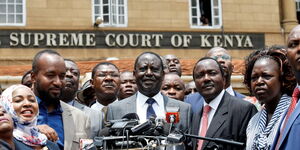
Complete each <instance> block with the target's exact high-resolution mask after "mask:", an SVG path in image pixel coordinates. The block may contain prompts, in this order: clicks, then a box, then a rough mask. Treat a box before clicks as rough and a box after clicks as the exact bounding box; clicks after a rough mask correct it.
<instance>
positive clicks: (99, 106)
mask: <svg viewBox="0 0 300 150" xmlns="http://www.w3.org/2000/svg"><path fill="white" fill-rule="evenodd" d="M103 107H104V105H102V104H100V103H99V102H98V101H96V103H95V104H93V105H92V106H91V108H92V109H94V110H97V111H102V108H103Z"/></svg>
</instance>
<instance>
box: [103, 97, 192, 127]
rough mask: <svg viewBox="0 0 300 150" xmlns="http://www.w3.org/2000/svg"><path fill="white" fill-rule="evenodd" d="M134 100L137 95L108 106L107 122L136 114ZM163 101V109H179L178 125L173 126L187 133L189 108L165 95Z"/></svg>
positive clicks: (190, 115)
mask: <svg viewBox="0 0 300 150" xmlns="http://www.w3.org/2000/svg"><path fill="white" fill-rule="evenodd" d="M136 98H137V94H134V95H132V96H131V97H128V98H125V99H123V100H121V101H117V102H115V103H111V104H109V105H108V111H107V120H116V119H121V118H122V117H123V116H124V115H126V114H128V113H136V101H137V99H136ZM163 99H164V105H165V108H166V107H179V111H180V112H179V113H180V121H179V123H177V124H175V127H176V128H177V129H180V130H182V131H184V132H188V129H189V128H190V126H191V117H192V109H191V106H190V105H189V104H186V103H184V102H181V101H179V100H175V99H171V98H169V97H167V96H165V95H163Z"/></svg>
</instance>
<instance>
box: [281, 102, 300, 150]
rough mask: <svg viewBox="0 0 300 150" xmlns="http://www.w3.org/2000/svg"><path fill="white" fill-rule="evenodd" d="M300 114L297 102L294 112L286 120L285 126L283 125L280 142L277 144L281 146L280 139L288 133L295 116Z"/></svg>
mask: <svg viewBox="0 0 300 150" xmlns="http://www.w3.org/2000/svg"><path fill="white" fill-rule="evenodd" d="M299 114H300V104H297V106H296V108H295V110H294V112H293V113H292V114H291V116H290V118H289V120H288V122H287V123H286V126H285V129H284V130H283V135H282V137H281V139H279V140H280V144H279V147H280V146H281V144H282V141H283V140H284V139H285V138H286V136H287V135H288V133H289V131H290V129H291V127H292V125H293V123H294V122H295V120H296V118H297V117H298V116H299Z"/></svg>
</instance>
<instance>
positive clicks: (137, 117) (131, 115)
mask: <svg viewBox="0 0 300 150" xmlns="http://www.w3.org/2000/svg"><path fill="white" fill-rule="evenodd" d="M122 119H128V120H133V119H135V120H140V118H139V116H138V114H136V113H129V114H126V115H124V116H123V117H122Z"/></svg>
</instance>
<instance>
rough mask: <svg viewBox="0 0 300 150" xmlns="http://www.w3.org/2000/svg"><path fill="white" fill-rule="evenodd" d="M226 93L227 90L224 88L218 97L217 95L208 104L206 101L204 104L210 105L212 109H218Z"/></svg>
mask: <svg viewBox="0 0 300 150" xmlns="http://www.w3.org/2000/svg"><path fill="white" fill-rule="evenodd" d="M224 93H225V90H222V91H221V92H220V94H219V95H218V96H217V97H215V98H214V99H213V100H212V101H211V102H210V103H209V104H207V103H206V102H205V101H203V102H204V105H203V106H206V105H209V106H210V107H211V108H212V109H214V110H217V108H218V106H219V104H220V102H221V100H222V98H223V95H224Z"/></svg>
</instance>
